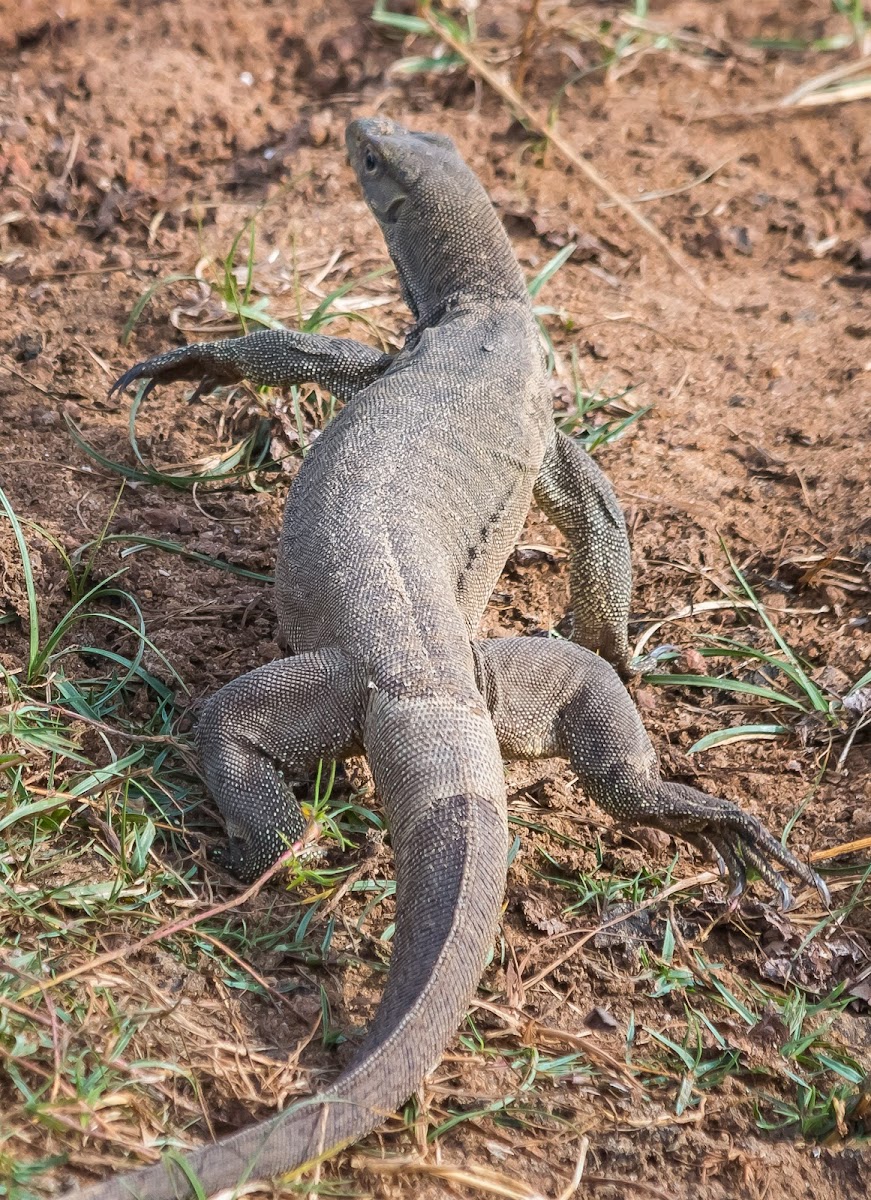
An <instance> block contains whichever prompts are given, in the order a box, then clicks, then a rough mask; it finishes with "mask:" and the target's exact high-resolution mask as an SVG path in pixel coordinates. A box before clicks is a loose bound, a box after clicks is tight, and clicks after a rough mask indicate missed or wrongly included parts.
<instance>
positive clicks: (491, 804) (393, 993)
mask: <svg viewBox="0 0 871 1200" xmlns="http://www.w3.org/2000/svg"><path fill="white" fill-rule="evenodd" d="M488 790H489V789H488ZM402 808H403V811H402V812H401V813H397V812H395V811H394V814H393V817H394V819H393V821H392V836H393V847H394V855H395V859H396V933H395V944H394V950H393V956H392V960H391V966H390V973H389V977H388V980H387V984H386V987H385V990H384V996H383V999H382V1002H381V1005H380V1007H379V1009H378V1012H377V1014H376V1016H375V1020H374V1021H373V1024H372V1026H371V1028H370V1029H369V1032H368V1034H367V1036H366V1038H365V1039H364V1041H363V1044H362V1045H361V1047H360V1050H359V1052H358V1054H357V1056H356V1057H355V1059H354V1060H353V1062H352V1063H351V1065H350V1066H349V1067H348V1069H347V1070H346V1071H345V1072H344V1073H343V1074H342V1075H340V1076H339V1078H338V1079H337V1080H336V1082H335V1083H334V1084H333V1085H332V1087H330V1088H329V1089H328V1090H326V1091H324V1092H321V1093H318V1094H317V1095H315V1096H312V1097H311V1098H307V1099H305V1100H302V1101H300V1102H299V1103H297V1104H295V1105H293V1106H292V1107H291V1108H290V1109H287V1110H285V1111H284V1112H282V1113H280V1114H279V1115H278V1116H276V1117H273V1118H270V1119H269V1120H267V1121H264V1122H262V1123H261V1124H259V1125H255V1126H252V1127H250V1128H248V1129H243V1130H241V1131H240V1132H239V1133H235V1134H233V1135H231V1136H230V1137H226V1138H223V1139H222V1140H220V1141H218V1142H217V1143H213V1144H212V1145H208V1146H204V1147H202V1148H200V1149H198V1150H195V1151H192V1152H190V1153H187V1154H185V1155H184V1156H183V1160H182V1161H183V1166H180V1165H178V1162H177V1161H176V1162H164V1163H161V1164H160V1165H158V1166H153V1167H147V1168H145V1169H143V1170H139V1171H134V1172H130V1173H128V1174H124V1175H120V1176H116V1177H115V1178H114V1179H112V1180H109V1181H106V1182H104V1183H101V1184H97V1185H96V1186H94V1187H91V1188H87V1189H85V1190H83V1191H80V1192H78V1193H73V1194H72V1196H71V1197H69V1198H68V1200H73V1197H75V1200H131V1198H134V1200H176V1198H179V1200H181V1198H182V1197H188V1196H192V1195H193V1194H194V1188H193V1186H192V1184H191V1179H192V1178H193V1179H195V1180H197V1181H198V1183H199V1184H200V1186H201V1187H202V1189H203V1191H204V1192H205V1194H206V1195H211V1194H212V1193H213V1192H216V1191H218V1190H220V1189H222V1188H226V1187H234V1186H236V1185H237V1184H239V1183H241V1182H244V1181H245V1180H247V1179H259V1178H264V1177H268V1176H274V1175H279V1174H283V1173H286V1172H289V1171H292V1170H298V1169H301V1168H303V1167H307V1166H312V1165H314V1164H315V1163H316V1162H317V1161H318V1160H320V1159H322V1158H326V1157H328V1156H329V1155H330V1154H331V1153H334V1152H335V1151H336V1150H337V1149H339V1148H341V1147H342V1146H343V1145H347V1144H349V1143H350V1142H353V1141H356V1140H357V1139H358V1138H360V1137H363V1136H364V1135H365V1134H366V1133H368V1132H370V1131H371V1130H372V1129H373V1128H375V1127H376V1126H378V1125H379V1124H381V1123H382V1122H383V1121H384V1120H385V1118H386V1117H388V1116H389V1115H390V1114H391V1113H393V1112H395V1110H396V1108H397V1107H398V1106H399V1105H400V1104H402V1103H403V1102H404V1101H405V1100H406V1099H407V1098H408V1096H410V1095H411V1094H412V1093H413V1092H414V1090H415V1089H416V1088H418V1087H419V1086H420V1084H421V1082H422V1080H423V1079H424V1077H425V1075H426V1074H427V1072H428V1071H430V1070H432V1068H433V1067H434V1066H435V1065H436V1063H437V1062H438V1060H439V1058H440V1056H441V1054H442V1052H443V1051H444V1048H445V1046H446V1045H447V1044H448V1042H449V1041H450V1039H451V1037H452V1036H453V1035H454V1033H455V1032H456V1029H457V1026H458V1025H459V1023H460V1021H461V1020H462V1019H463V1016H464V1015H465V1012H466V1006H467V1004H468V1002H469V999H470V997H471V996H472V995H473V993H474V990H475V987H476V985H477V983H478V980H479V978H480V975H481V972H482V970H483V967H484V964H485V961H486V957H487V954H488V953H489V951H490V950H491V949H492V945H493V936H494V933H495V930H496V927H497V923H498V917H499V910H500V905H501V902H502V897H503V893H504V887H505V872H506V848H507V823H506V814H505V807H504V799H503V800H501V801H500V800H499V799H494V798H493V796H492V795H491V796H490V798H485V797H482V796H478V795H455V796H449V797H446V798H442V799H436V800H426V801H418V803H416V804H414V805H413V806H409V807H407V808H406V807H405V806H404V805H403V806H402ZM396 818H398V819H396Z"/></svg>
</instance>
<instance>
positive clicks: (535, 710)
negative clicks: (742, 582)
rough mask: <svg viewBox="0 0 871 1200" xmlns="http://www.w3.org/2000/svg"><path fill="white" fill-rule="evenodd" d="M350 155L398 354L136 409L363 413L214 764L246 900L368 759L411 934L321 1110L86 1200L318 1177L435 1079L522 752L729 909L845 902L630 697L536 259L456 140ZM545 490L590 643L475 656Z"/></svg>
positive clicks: (256, 349) (496, 879)
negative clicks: (670, 847) (325, 795)
mask: <svg viewBox="0 0 871 1200" xmlns="http://www.w3.org/2000/svg"><path fill="white" fill-rule="evenodd" d="M346 141H347V148H348V153H349V157H350V161H351V164H352V166H353V168H354V171H355V173H356V175H357V178H358V180H359V182H360V185H361V188H362V191H363V195H364V197H365V199H366V201H367V203H368V205H369V208H370V209H371V210H372V212H373V214H374V215H375V217H376V219H377V221H378V223H379V225H380V226H381V229H382V232H383V234H384V238H385V240H386V242H387V247H388V250H389V252H390V255H391V257H392V259H393V262H394V263H395V265H396V269H397V272H398V275H399V282H400V287H401V290H402V295H403V297H404V299H405V301H406V303H407V304H408V306H409V308H410V309H411V312H412V314H413V317H414V325H413V327H412V329H411V332H410V333H409V335H408V337H407V339H406V341H405V344H404V346H403V348H402V349H401V350H400V351H399V352H398V353H396V354H392V355H391V354H385V353H381V352H380V351H378V350H375V349H372V348H370V347H368V346H365V345H362V344H360V343H357V342H355V341H353V340H346V339H340V338H334V337H325V336H320V335H315V334H308V333H296V332H292V331H264V332H259V333H253V334H250V335H248V336H246V337H240V338H235V339H225V340H221V341H216V342H210V343H204V344H199V345H189V346H185V347H182V348H179V349H175V350H170V351H168V352H167V353H164V354H161V355H158V356H157V357H155V358H152V359H149V360H148V361H146V362H143V363H139V364H138V365H136V366H134V367H132V368H131V369H130V370H129V371H127V372H126V373H125V374H124V375H122V376H121V378H120V379H119V380H118V381H117V383H116V385H115V387H116V388H118V389H123V388H126V387H128V386H129V385H130V384H132V383H133V382H134V381H135V380H139V379H147V380H148V381H149V382H148V384H147V388H148V389H150V388H151V387H154V386H155V385H156V384H158V383H161V384H162V383H168V382H171V381H174V380H191V381H196V382H197V384H198V386H197V388H196V391H195V393H194V395H195V396H196V395H203V394H206V393H208V392H210V391H211V390H212V389H213V388H215V387H216V386H218V385H222V384H228V383H231V382H236V381H239V380H242V379H248V380H251V381H253V382H254V383H256V384H276V385H277V384H296V383H301V382H305V381H315V382H316V383H318V384H320V385H321V386H322V387H324V388H326V389H329V390H330V391H332V392H333V393H334V394H335V395H336V396H337V397H338V398H339V399H340V400H342V401H344V407H343V408H342V409H341V410H340V411H339V413H338V415H337V416H336V417H335V418H334V419H333V420H332V421H331V422H330V424H329V425H328V426H327V428H326V429H325V430H324V432H323V433H322V434H321V435H320V436H319V437H318V439H317V441H316V442H315V443H314V445H313V446H312V448H311V449H310V451H309V453H308V454H307V455H306V457H305V460H304V461H303V464H302V466H301V468H300V471H299V473H298V475H297V477H296V479H295V480H294V482H293V485H292V487H291V490H290V495H289V498H288V502H287V507H286V510H285V516H284V523H283V529H282V534H281V543H280V550H279V557H278V567H277V573H276V596H277V609H278V619H279V627H280V638H281V641H282V644H283V646H284V648H285V649H286V651H287V653H288V657H285V658H282V659H280V660H278V661H275V662H271V663H268V664H267V665H265V666H262V667H259V668H258V669H256V670H254V671H251V672H250V673H248V674H246V675H243V676H242V677H241V678H239V679H236V680H235V681H234V682H232V683H230V684H228V685H227V686H225V687H223V688H222V689H221V690H220V691H219V692H218V693H217V694H216V695H215V696H214V697H213V698H212V699H211V700H210V701H209V702H208V704H207V705H206V707H205V709H204V711H203V714H202V717H201V720H200V722H199V726H198V732H197V743H198V748H199V752H200V756H201V761H202V765H203V770H204V774H205V779H206V782H207V785H208V787H209V790H210V792H211V794H212V795H213V796H214V798H215V800H216V801H217V804H218V806H219V808H220V810H221V813H222V815H223V817H224V820H225V823H226V827H227V833H228V838H229V841H228V845H227V849H226V853H225V856H224V862H225V865H226V866H228V867H229V868H230V869H231V870H232V871H233V872H234V873H235V874H236V875H237V876H238V877H239V878H240V879H242V880H252V879H254V878H256V877H258V876H259V875H260V874H261V873H262V872H264V871H265V870H266V869H267V868H268V867H269V866H270V865H271V864H272V863H273V862H274V861H275V860H276V859H277V858H278V857H279V856H280V855H281V854H282V853H283V852H284V851H285V850H286V848H287V847H288V846H289V845H293V844H296V843H297V842H298V839H300V838H301V836H302V834H303V831H304V821H303V817H302V815H301V812H300V809H299V806H298V804H297V803H296V801H295V800H294V798H293V796H292V795H291V794H290V792H289V790H288V789H287V787H286V786H285V785H284V783H283V775H286V776H289V777H291V778H293V777H294V776H297V777H298V776H301V775H303V774H305V773H306V771H307V770H308V769H310V768H312V767H313V765H315V764H316V763H317V761H318V760H320V759H322V758H332V759H343V758H345V757H347V756H349V755H353V754H359V753H361V752H363V753H365V754H366V756H367V758H368V760H369V764H370V766H371V769H372V772H373V776H374V779H375V784H376V788H377V791H378V793H379V794H380V796H381V798H382V799H383V803H384V806H385V809H386V813H387V817H388V821H389V828H390V832H391V838H392V845H393V853H394V857H395V866H396V931H395V940H394V949H393V954H392V961H391V967H390V971H389V976H388V980H387V984H386V987H385V990H384V995H383V998H382V1001H381V1005H380V1007H379V1009H378V1011H377V1014H376V1016H375V1019H374V1021H373V1023H372V1025H371V1028H370V1029H369V1031H368V1034H367V1035H366V1037H365V1038H364V1040H363V1042H362V1044H361V1046H360V1048H359V1051H358V1053H357V1055H356V1057H355V1059H354V1060H353V1061H352V1063H351V1064H350V1065H349V1066H348V1068H347V1069H346V1070H345V1071H344V1072H342V1073H341V1074H340V1075H339V1077H338V1078H337V1079H336V1080H335V1082H334V1083H333V1084H332V1085H331V1086H329V1087H328V1088H327V1089H326V1090H324V1091H323V1092H320V1093H318V1094H317V1095H315V1096H313V1097H311V1098H309V1099H306V1100H303V1101H302V1102H300V1103H296V1104H294V1105H293V1106H292V1107H291V1108H289V1109H287V1110H286V1111H284V1112H282V1113H280V1114H278V1115H277V1116H275V1117H273V1118H270V1119H268V1120H266V1121H264V1122H262V1123H260V1124H258V1125H255V1126H253V1127H250V1128H247V1129H243V1130H241V1131H240V1132H238V1133H235V1134H233V1135H232V1136H229V1137H226V1138H223V1139H221V1140H220V1141H218V1142H217V1143H216V1144H212V1145H208V1146H204V1147H201V1148H199V1149H196V1150H193V1151H191V1152H189V1153H187V1154H186V1155H185V1156H184V1157H185V1159H186V1163H187V1169H186V1171H183V1170H182V1169H181V1168H180V1167H179V1166H178V1165H177V1162H173V1161H170V1160H167V1161H166V1162H165V1163H163V1164H160V1165H157V1166H152V1167H148V1168H145V1169H143V1170H140V1171H137V1172H135V1173H131V1174H125V1175H121V1176H119V1177H117V1178H115V1179H111V1180H108V1181H104V1182H103V1183H101V1184H98V1185H96V1186H94V1187H92V1188H89V1189H87V1190H85V1191H83V1192H78V1193H76V1195H78V1196H80V1197H85V1196H87V1197H88V1200H120V1198H122V1197H129V1196H133V1197H141V1198H143V1200H146V1198H147V1200H170V1198H171V1197H173V1196H189V1195H191V1194H192V1191H193V1189H192V1187H191V1183H190V1179H189V1178H188V1173H192V1174H193V1175H194V1176H196V1177H197V1178H198V1179H199V1181H200V1184H201V1186H202V1188H203V1190H204V1192H205V1193H207V1194H209V1193H212V1192H214V1191H216V1190H218V1189H222V1188H226V1187H230V1188H232V1187H234V1186H236V1185H237V1184H238V1183H239V1182H240V1180H244V1179H248V1178H258V1177H266V1176H274V1175H277V1174H279V1173H286V1172H289V1171H291V1170H296V1169H299V1168H301V1167H303V1166H307V1165H311V1164H314V1163H315V1162H316V1161H318V1160H320V1159H322V1158H324V1157H326V1156H328V1155H329V1154H331V1153H333V1152H335V1151H336V1150H337V1149H338V1148H339V1147H341V1146H343V1145H347V1144H349V1143H350V1142H353V1141H355V1140H356V1139H358V1138H360V1137H361V1136H363V1135H364V1134H365V1133H367V1132H368V1131H370V1130H371V1129H373V1128H374V1127H375V1126H377V1125H378V1124H379V1123H380V1122H381V1121H382V1120H383V1119H384V1118H385V1117H387V1116H388V1115H389V1114H390V1113H392V1112H393V1111H394V1110H395V1109H396V1107H397V1106H398V1105H399V1104H401V1103H402V1102H403V1101H404V1100H405V1099H406V1098H407V1097H408V1096H409V1095H410V1094H411V1093H412V1092H413V1091H414V1090H415V1089H416V1088H417V1087H418V1086H419V1085H420V1083H421V1081H422V1080H423V1078H424V1077H425V1075H426V1073H427V1072H428V1071H430V1070H431V1069H432V1068H433V1067H434V1066H435V1064H436V1063H437V1062H438V1060H439V1058H440V1056H441V1054H442V1052H443V1051H444V1048H445V1046H446V1045H447V1043H448V1042H449V1040H450V1038H451V1036H452V1035H453V1034H454V1032H455V1030H456V1028H457V1026H458V1024H459V1022H460V1021H461V1020H462V1018H463V1016H464V1014H465V1012H466V1006H467V1004H468V1002H469V1000H470V998H471V996H472V994H473V993H474V990H475V987H476V985H477V983H478V980H479V977H480V974H481V972H482V970H483V967H484V964H485V960H486V958H487V955H488V952H489V951H490V950H491V947H492V944H493V939H494V935H495V933H496V930H497V926H498V921H499V913H500V906H501V904H502V900H503V893H504V890H505V880H506V861H507V850H508V825H507V811H506V787H505V778H504V772H503V758H535V757H540V756H555V755H561V756H564V757H567V758H568V759H569V760H570V762H571V765H572V768H573V770H574V771H575V773H576V775H577V778H578V781H579V783H580V785H581V786H582V787H583V788H584V789H585V791H586V792H587V793H588V794H589V795H591V796H592V797H593V798H594V799H595V800H596V802H597V803H598V804H599V805H600V806H601V807H602V808H604V809H605V810H606V811H607V812H609V813H610V814H612V816H613V817H615V818H616V819H617V820H618V821H619V822H620V823H621V824H627V825H633V824H640V825H652V826H656V827H658V828H659V829H662V830H665V831H667V832H668V833H670V834H674V835H676V836H678V837H680V838H683V839H684V840H686V841H688V842H690V843H692V844H694V845H695V846H696V847H699V848H701V849H702V850H703V851H704V852H705V853H706V854H707V855H712V856H713V857H714V858H716V859H717V860H718V861H719V863H720V867H721V870H723V871H724V872H725V873H726V874H727V875H728V876H729V877H730V880H731V884H732V889H731V894H730V895H731V898H732V900H733V902H734V901H735V898H737V897H738V896H739V895H740V894H741V892H742V891H743V889H744V887H745V882H746V876H745V868H746V867H747V866H748V865H749V866H751V867H753V868H755V870H756V871H757V872H758V873H759V874H760V875H761V876H762V878H763V879H764V880H765V881H767V882H768V883H769V884H770V885H772V886H773V887H775V888H776V889H777V890H778V891H779V892H780V894H781V897H782V899H783V902H784V903H788V901H789V892H788V889H787V887H786V884H785V882H784V881H783V879H782V876H781V875H780V873H779V872H777V871H775V869H774V867H773V866H772V863H773V862H777V863H780V864H782V865H783V866H784V867H786V868H788V869H789V870H790V871H792V872H793V873H794V874H795V875H796V876H797V877H798V878H799V879H801V880H803V881H804V882H805V883H808V884H812V885H814V886H815V887H816V888H817V889H818V890H819V891H820V892H821V894H822V895H823V896H824V897H825V896H826V890H825V885H824V884H823V882H822V881H821V880H820V878H819V877H818V876H817V875H816V873H815V872H814V871H812V870H811V869H810V868H809V867H808V866H806V865H805V864H804V863H802V862H800V861H799V860H798V859H796V858H795V857H794V855H793V854H792V853H790V851H788V850H786V849H785V848H784V847H783V846H782V845H781V844H780V843H779V842H778V841H777V840H776V839H775V838H774V837H772V835H771V834H770V833H769V832H768V831H767V830H766V829H765V828H764V827H763V826H762V825H761V824H760V822H759V821H758V820H757V819H756V818H755V817H753V816H751V815H750V814H749V813H747V812H745V811H743V810H742V809H741V808H739V807H737V806H736V805H735V804H732V803H730V802H728V801H726V800H722V799H716V798H714V797H711V796H708V795H706V794H704V793H703V792H701V791H698V790H696V789H695V788H692V787H688V786H684V785H682V784H679V783H669V782H664V781H663V780H662V779H661V777H660V773H659V769H658V765H657V759H656V755H655V753H654V750H653V747H652V746H651V743H650V741H649V740H648V737H647V735H646V733H645V731H644V729H643V727H642V725H641V721H640V719H639V717H638V714H637V712H636V709H635V707H634V705H633V704H632V701H631V700H630V697H629V695H628V693H627V691H626V690H625V688H624V687H623V684H622V683H621V680H620V677H619V676H620V675H622V676H624V677H626V676H628V675H629V674H630V673H631V671H632V662H631V661H630V650H629V644H628V633H627V622H628V611H629V596H630V584H631V572H630V556H629V543H628V538H627V533H626V526H625V523H624V520H623V516H622V513H621V511H620V507H619V505H618V503H617V500H616V498H615V495H614V492H613V490H612V488H611V486H610V484H609V483H608V481H607V479H606V478H605V476H604V475H603V474H602V472H601V471H600V469H599V468H598V467H597V466H596V464H595V463H594V462H593V460H592V459H591V458H590V457H589V456H588V455H587V454H586V453H585V451H584V450H583V449H582V448H581V447H580V445H579V444H578V443H577V442H576V441H573V440H572V439H570V438H569V437H566V436H564V435H563V434H561V433H559V432H557V431H556V429H555V427H554V423H553V416H552V405H551V399H550V393H549V389H548V383H547V377H546V370H545V357H544V354H543V352H542V347H541V342H540V337H539V332H538V328H537V326H536V320H535V316H534V313H533V309H532V305H531V302H530V298H529V294H528V291H527V286H526V281H525V278H524V275H523V272H522V270H521V268H520V265H519V263H518V261H517V259H516V257H515V255H514V253H513V251H512V248H511V244H510V242H509V240H508V237H507V235H506V233H505V231H504V229H503V227H502V225H501V223H500V221H499V219H498V217H497V215H496V213H495V211H494V209H493V207H492V205H491V204H490V201H489V199H488V197H487V195H486V193H485V191H484V188H483V187H482V185H481V183H480V182H479V181H478V179H477V178H476V176H475V175H474V174H473V173H472V171H471V170H470V169H469V167H468V166H466V164H465V163H464V162H463V161H462V159H461V158H460V156H459V155H458V153H457V151H456V150H455V148H454V146H453V143H452V142H451V141H450V139H448V138H446V137H443V136H440V135H437V134H431V133H416V132H412V131H410V130H408V129H405V128H403V127H402V126H401V125H398V124H396V123H394V122H392V121H389V120H386V119H383V118H380V117H378V118H370V119H366V120H357V121H353V122H352V123H351V124H350V125H349V126H348V129H347V134H346ZM533 495H534V496H535V498H536V500H537V501H538V503H539V504H540V506H541V507H542V508H543V509H544V511H545V512H546V513H547V514H549V516H550V517H551V518H552V519H553V521H554V522H555V523H556V525H557V526H558V527H559V528H560V529H561V530H562V531H563V533H564V534H565V535H566V538H567V541H568V545H569V556H570V585H571V606H572V610H573V615H574V638H573V640H572V641H564V640H559V639H549V638H521V637H499V638H492V639H480V640H476V639H475V631H476V626H477V624H478V621H479V618H480V617H481V615H482V613H483V610H484V607H485V605H486V603H487V600H488V598H489V596H490V593H491V591H492V589H493V587H494V585H495V584H496V581H497V579H498V577H499V574H500V572H501V571H502V568H503V566H504V564H505V562H506V559H507V558H508V555H509V554H510V553H511V551H512V549H513V547H514V545H515V541H516V539H517V537H518V535H519V533H520V530H521V527H522V525H523V522H524V519H525V517H526V514H527V510H528V508H529V505H530V501H531V499H532V497H533Z"/></svg>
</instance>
